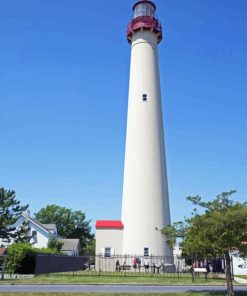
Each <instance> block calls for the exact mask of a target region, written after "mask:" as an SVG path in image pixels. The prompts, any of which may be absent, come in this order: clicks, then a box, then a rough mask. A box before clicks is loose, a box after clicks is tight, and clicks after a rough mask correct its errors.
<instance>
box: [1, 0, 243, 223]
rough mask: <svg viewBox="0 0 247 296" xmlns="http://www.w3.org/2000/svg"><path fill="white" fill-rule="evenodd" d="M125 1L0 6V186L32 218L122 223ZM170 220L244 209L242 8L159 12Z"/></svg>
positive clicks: (197, 3)
mask: <svg viewBox="0 0 247 296" xmlns="http://www.w3.org/2000/svg"><path fill="white" fill-rule="evenodd" d="M132 4H134V1H132V0H125V1H113V0H107V1H100V0H95V1H81V0H52V1H50V0H42V1H41V0H35V1H33V0H22V1H19V0H9V1H2V3H1V4H0V40H1V41H0V43H1V46H0V185H1V186H4V187H6V188H11V189H14V190H16V192H17V195H18V198H19V199H20V200H21V201H22V202H23V203H24V204H25V203H29V204H30V209H31V211H32V213H34V212H36V211H37V210H39V209H40V208H41V207H44V206H46V205H47V204H51V203H55V204H58V205H61V206H66V207H70V208H72V209H80V210H82V211H85V212H86V214H87V218H88V219H91V220H92V221H93V223H94V221H95V220H96V219H119V218H120V215H121V197H122V179H123V165H124V146H125V128H126V114H127V96H128V78H129V60H130V46H129V45H128V43H127V42H126V38H125V30H126V26H127V23H128V21H129V20H130V17H131V7H132ZM156 4H157V6H158V12H157V14H158V17H159V18H160V20H161V21H162V23H163V29H164V40H163V42H162V43H161V44H160V46H159V54H160V69H161V83H162V94H163V108H164V110H163V111H164V120H165V135H166V150H167V164H168V177H169V191H170V202H171V213H172V219H173V221H175V220H178V219H181V218H183V217H184V216H188V215H189V214H190V212H191V210H192V206H191V205H190V204H188V203H187V202H186V200H185V197H186V196H188V195H202V196H204V197H206V198H208V199H209V198H213V197H214V196H216V195H217V194H218V193H220V192H222V191H227V190H230V189H237V190H238V193H237V194H236V195H235V198H236V200H240V201H245V200H247V136H246V135H247V97H246V94H247V83H246V81H247V1H246V0H236V1H232V0H217V1H215V0H187V1H184V0H165V1H164V0H162V1H161V0H157V1H156Z"/></svg>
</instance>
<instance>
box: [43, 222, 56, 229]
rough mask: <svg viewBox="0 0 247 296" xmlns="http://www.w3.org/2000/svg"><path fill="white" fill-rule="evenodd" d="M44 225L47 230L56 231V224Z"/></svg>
mask: <svg viewBox="0 0 247 296" xmlns="http://www.w3.org/2000/svg"><path fill="white" fill-rule="evenodd" d="M42 225H43V226H44V227H45V228H46V229H47V230H56V229H57V226H56V224H43V223H42Z"/></svg>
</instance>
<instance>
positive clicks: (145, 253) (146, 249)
mask: <svg viewBox="0 0 247 296" xmlns="http://www.w3.org/2000/svg"><path fill="white" fill-rule="evenodd" d="M144 256H145V257H148V256H149V248H144Z"/></svg>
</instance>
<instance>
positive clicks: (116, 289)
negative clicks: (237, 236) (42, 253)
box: [0, 285, 247, 294]
mask: <svg viewBox="0 0 247 296" xmlns="http://www.w3.org/2000/svg"><path fill="white" fill-rule="evenodd" d="M189 291H198V292H202V291H226V287H223V286H133V285H131V286H127V285H115V286H114V285H110V286H109V285H0V292H13V293H15V292H24V293H28V292H102V293H147V294H149V293H166V292H174V293H175V292H189ZM235 291H244V292H246V294H247V285H245V286H235Z"/></svg>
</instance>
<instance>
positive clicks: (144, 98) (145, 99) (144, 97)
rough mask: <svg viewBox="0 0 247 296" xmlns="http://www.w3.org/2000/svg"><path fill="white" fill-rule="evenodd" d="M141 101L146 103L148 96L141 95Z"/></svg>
mask: <svg viewBox="0 0 247 296" xmlns="http://www.w3.org/2000/svg"><path fill="white" fill-rule="evenodd" d="M142 100H143V101H144V102H146V101H147V100H148V95H147V94H143V95H142Z"/></svg>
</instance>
